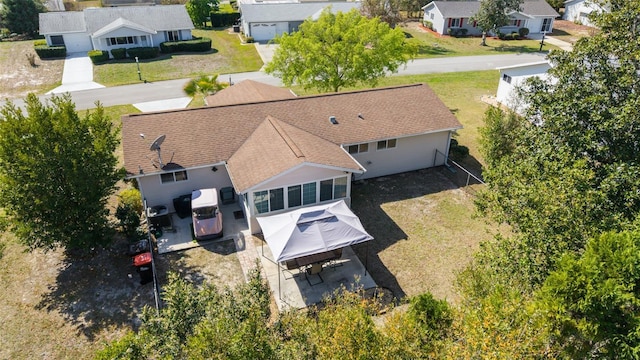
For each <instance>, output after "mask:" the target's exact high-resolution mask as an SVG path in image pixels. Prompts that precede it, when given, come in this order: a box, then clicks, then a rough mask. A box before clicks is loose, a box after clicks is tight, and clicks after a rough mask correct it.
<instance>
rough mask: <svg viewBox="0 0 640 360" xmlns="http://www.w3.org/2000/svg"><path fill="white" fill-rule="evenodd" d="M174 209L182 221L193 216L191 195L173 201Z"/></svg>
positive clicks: (181, 196)
mask: <svg viewBox="0 0 640 360" xmlns="http://www.w3.org/2000/svg"><path fill="white" fill-rule="evenodd" d="M173 208H174V209H176V214H177V215H178V217H179V218H180V219H184V218H186V217H189V216H191V194H186V195H180V196H179V197H177V198H175V199H173Z"/></svg>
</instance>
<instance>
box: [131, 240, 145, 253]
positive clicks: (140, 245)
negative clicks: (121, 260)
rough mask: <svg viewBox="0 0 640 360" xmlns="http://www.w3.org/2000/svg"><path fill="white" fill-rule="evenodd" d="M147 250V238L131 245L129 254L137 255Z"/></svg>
mask: <svg viewBox="0 0 640 360" xmlns="http://www.w3.org/2000/svg"><path fill="white" fill-rule="evenodd" d="M147 251H149V240H147V239H142V240H140V241H138V242H136V243H135V244H131V245H129V256H136V255H138V254H141V253H143V252H147Z"/></svg>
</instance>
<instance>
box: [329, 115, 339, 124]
mask: <svg viewBox="0 0 640 360" xmlns="http://www.w3.org/2000/svg"><path fill="white" fill-rule="evenodd" d="M329 121H331V123H332V124H333V125H336V124H337V123H338V120H336V117H335V116H329Z"/></svg>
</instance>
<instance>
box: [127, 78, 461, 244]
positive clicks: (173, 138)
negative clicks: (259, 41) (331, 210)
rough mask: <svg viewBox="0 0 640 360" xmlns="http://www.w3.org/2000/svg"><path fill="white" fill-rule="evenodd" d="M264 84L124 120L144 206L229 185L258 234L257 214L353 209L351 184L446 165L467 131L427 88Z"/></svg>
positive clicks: (129, 161) (131, 173)
mask: <svg viewBox="0 0 640 360" xmlns="http://www.w3.org/2000/svg"><path fill="white" fill-rule="evenodd" d="M267 87H269V86H268V85H263V84H255V83H252V82H247V81H245V82H243V83H239V84H237V85H233V86H231V87H229V88H227V89H225V90H222V91H220V92H219V93H217V94H216V95H214V96H213V97H211V98H210V99H208V100H207V101H208V103H209V104H216V106H209V107H203V108H197V109H185V110H173V111H165V112H157V113H143V114H132V115H127V116H124V117H123V118H122V142H123V147H124V162H125V168H126V170H127V172H128V177H129V178H135V179H136V180H137V181H138V184H139V187H140V190H141V192H142V194H143V197H144V198H145V199H146V201H147V205H148V206H157V205H166V206H168V207H169V208H170V210H174V209H173V206H172V199H174V198H177V197H179V196H180V195H183V194H189V193H191V191H192V190H194V189H199V188H211V187H215V188H218V189H221V188H228V187H232V188H233V192H234V193H235V195H236V199H237V202H238V204H239V205H240V207H241V209H242V211H243V212H244V215H245V216H246V218H247V219H248V225H249V229H250V230H251V232H252V233H257V232H260V227H259V224H258V222H257V220H256V216H258V215H264V214H269V215H271V214H276V213H279V212H286V211H288V210H290V209H296V208H300V207H304V206H310V205H318V204H322V203H329V202H331V201H336V200H345V201H346V202H347V204H349V203H350V195H351V182H352V181H354V180H359V179H367V178H373V177H378V176H384V175H391V174H397V173H401V172H405V171H411V170H417V169H422V168H428V167H432V166H438V165H442V164H443V162H444V158H443V157H442V156H435V155H436V151H440V152H442V153H445V154H446V153H447V152H448V148H449V142H450V139H451V133H452V132H453V131H455V130H456V129H460V128H461V127H462V126H461V125H460V122H458V120H457V119H456V118H455V116H453V115H452V114H451V111H449V109H448V108H447V107H446V106H445V105H444V104H443V103H442V101H440V99H438V97H437V96H436V95H435V93H434V92H433V91H432V90H431V89H430V88H429V87H428V86H427V85H425V84H415V85H405V86H395V87H387V88H379V89H370V90H361V91H353V92H342V93H331V94H322V95H312V96H299V97H296V96H294V95H293V94H291V93H289V92H288V91H283V89H280V88H272V91H271V92H269V91H266V92H265V91H264V90H265V89H267ZM238 89H240V90H242V89H244V91H238ZM233 94H235V95H236V96H237V99H241V100H242V102H238V101H236V100H234V96H230V95H233ZM247 94H253V95H252V96H253V97H252V96H247ZM215 98H218V100H214V99H215ZM162 135H165V137H164V141H163V142H162V143H161V145H160V146H153V145H152V140H153V139H156V138H158V137H160V136H162ZM158 148H161V150H160V149H158Z"/></svg>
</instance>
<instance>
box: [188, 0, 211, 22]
mask: <svg viewBox="0 0 640 360" xmlns="http://www.w3.org/2000/svg"><path fill="white" fill-rule="evenodd" d="M219 3H220V2H219V0H189V1H187V3H186V4H185V7H186V8H187V13H189V17H191V21H193V25H195V26H196V27H202V28H203V27H205V26H206V25H207V21H208V20H209V19H210V14H211V12H212V11H217V10H218V4H219Z"/></svg>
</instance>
